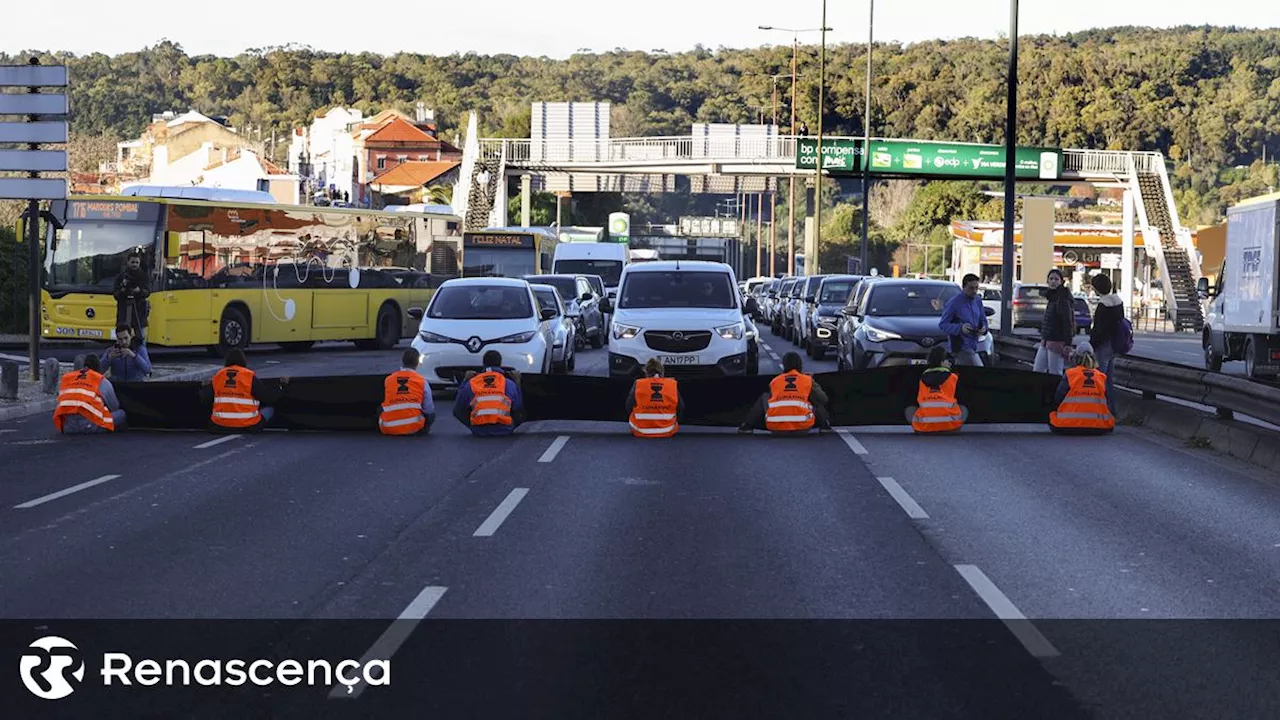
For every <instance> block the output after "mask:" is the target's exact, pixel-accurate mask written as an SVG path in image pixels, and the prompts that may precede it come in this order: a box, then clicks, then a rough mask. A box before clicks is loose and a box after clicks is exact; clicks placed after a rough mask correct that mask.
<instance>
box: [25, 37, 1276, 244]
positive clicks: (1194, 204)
mask: <svg viewBox="0 0 1280 720" xmlns="http://www.w3.org/2000/svg"><path fill="white" fill-rule="evenodd" d="M827 53H828V55H827V78H826V107H825V110H824V114H823V123H824V128H825V130H826V132H827V133H829V134H849V135H861V134H862V131H863V119H862V108H863V88H864V81H865V75H864V73H865V61H864V59H865V55H864V53H865V46H864V45H856V44H847V45H834V46H829V47H828V49H827ZM31 54H32V53H30V52H27V53H16V54H13V55H8V56H3V55H0V63H5V64H7V63H12V62H23V61H25V59H26V58H27V57H29V56H30V55H31ZM35 54H37V55H39V56H40V57H41V58H42V61H44V62H49V63H52V62H61V63H65V64H67V65H68V66H69V68H70V74H71V79H72V80H71V81H72V89H71V94H72V102H73V111H74V116H73V127H74V131H75V133H76V134H77V136H78V137H79V138H81V140H80V142H82V143H84V146H85V147H86V148H92V150H91V151H87V152H82V153H80V154H81V155H82V156H83V157H84V161H83V167H80V168H77V169H84V170H93V169H96V167H95V165H96V159H98V157H99V155H101V154H102V150H101V148H103V147H104V146H105V147H108V148H109V147H111V145H112V144H113V143H114V142H115V141H116V140H117V139H124V138H128V137H134V136H136V135H137V134H139V133H140V132H141V131H142V129H143V127H144V126H145V125H146V124H147V122H148V121H149V120H150V118H151V115H152V114H153V113H159V112H163V111H166V110H178V111H184V110H187V109H195V110H199V111H201V112H203V113H206V114H210V115H225V116H227V117H228V118H229V122H230V124H231V125H232V126H234V127H249V126H254V127H258V126H261V127H263V128H264V130H263V135H264V137H265V136H268V135H271V134H274V135H283V134H285V133H286V132H287V131H288V129H290V128H292V127H295V126H299V125H303V124H305V123H308V122H310V119H311V118H312V117H313V115H314V114H315V113H316V112H319V111H323V110H325V109H327V108H329V107H331V106H333V105H336V104H346V105H351V106H355V107H358V108H360V109H362V110H364V111H365V112H366V113H372V112H376V111H378V110H381V109H384V108H388V107H395V108H399V109H402V110H405V111H410V112H411V111H412V108H413V104H414V103H415V102H416V101H419V100H421V101H424V102H425V103H426V104H427V106H428V107H431V108H434V109H435V111H436V113H437V118H438V120H439V122H440V123H441V125H442V130H443V136H444V137H445V138H446V139H450V140H454V139H455V135H456V133H457V132H458V131H459V128H460V126H463V125H465V122H466V113H468V112H469V111H476V112H478V113H479V117H480V120H481V124H482V132H484V133H485V134H487V135H503V136H510V137H521V136H525V137H527V134H528V131H529V122H530V118H529V104H530V103H531V102H533V101H538V100H545V101H565V100H575V101H593V100H608V101H611V102H612V103H613V105H614V110H613V117H612V134H613V135H614V136H617V137H621V136H638V135H676V134H685V133H688V132H689V127H690V125H691V124H692V123H694V122H729V123H755V122H759V121H761V120H762V119H763V120H765V121H769V120H771V119H772V114H773V98H774V93H773V90H774V82H773V80H772V78H771V76H773V75H776V74H783V75H785V74H787V73H790V71H791V47H790V46H789V45H786V46H777V47H763V48H757V49H747V50H739V49H723V48H722V49H718V50H714V51H713V50H710V49H705V48H698V49H695V50H693V51H690V52H684V53H671V54H665V53H662V54H651V53H643V52H631V51H616V52H610V53H602V54H585V53H584V54H577V55H574V56H572V57H571V58H569V59H567V60H553V59H548V58H535V57H517V56H514V55H478V54H474V53H468V54H465V55H450V56H443V57H438V56H431V55H426V54H408V53H400V54H395V55H390V56H382V55H376V54H370V53H361V54H334V53H326V52H322V51H319V50H315V49H311V48H308V47H301V46H286V47H281V48H263V49H254V50H250V51H248V52H245V53H243V54H241V55H238V56H236V57H230V58H227V57H212V56H190V55H187V54H186V53H185V52H184V51H183V50H182V48H181V47H180V46H178V45H175V44H173V43H171V42H167V41H164V42H161V43H159V44H157V45H156V46H154V47H150V48H147V49H145V50H142V51H140V52H135V53H126V54H122V55H117V56H107V55H102V54H93V55H87V56H80V57H77V56H71V55H61V54H60V55H48V54H44V53H35ZM817 54H818V49H817V47H816V46H804V47H802V48H801V60H800V63H801V70H800V74H801V75H802V76H803V77H802V78H801V85H800V93H799V94H800V97H799V100H798V103H797V112H798V115H799V118H800V119H801V120H802V121H803V122H805V123H807V125H808V126H809V128H810V129H811V130H812V129H814V128H816V126H817V123H816V116H815V110H816V106H817V97H818V91H817V83H816V79H817V75H818V67H817V66H818V61H817ZM1006 56H1007V42H1004V41H989V40H976V39H968V40H958V41H932V42H924V43H918V44H913V45H907V46H902V45H897V44H887V45H880V44H877V46H876V48H875V54H874V64H873V71H872V88H873V89H872V110H873V118H872V130H873V135H876V136H881V137H912V138H920V139H931V140H954V141H965V142H986V143H1000V142H1003V125H1004V114H1005V110H1004V93H1005V77H1004V75H1005V69H1006ZM788 83H789V81H788V80H786V79H783V80H781V81H779V82H778V84H777V89H778V93H777V97H778V116H779V119H780V120H781V121H782V123H783V124H784V125H785V124H786V123H788V122H789V118H790V110H789V106H788V101H789V97H790V87H789V84H788ZM1019 83H1020V91H1019V129H1018V142H1019V143H1020V144H1044V145H1051V146H1061V147H1076V148H1096V149H1124V150H1156V151H1160V152H1162V153H1164V154H1165V156H1166V157H1167V158H1168V159H1169V161H1170V163H1171V167H1172V173H1171V175H1172V180H1173V183H1174V186H1175V193H1176V196H1177V201H1178V207H1179V212H1180V215H1181V217H1182V218H1183V221H1184V223H1185V224H1188V225H1191V226H1195V225H1198V224H1208V223H1213V222H1216V221H1219V220H1220V219H1221V218H1222V216H1223V214H1224V210H1225V208H1226V206H1227V205H1228V204H1230V203H1232V202H1235V201H1236V200H1238V199H1240V198H1242V197H1247V196H1250V195H1254V194H1258V193H1262V192H1267V191H1268V189H1269V188H1272V187H1274V186H1276V185H1277V175H1276V168H1275V166H1274V165H1272V164H1271V160H1272V158H1273V157H1274V155H1275V154H1276V153H1277V152H1280V30H1263V31H1257V30H1236V29H1231V28H1209V27H1182V28H1176V29H1169V30H1154V29H1148V28H1132V27H1126V28H1111V29H1100V30H1092V31H1088V32H1081V33H1074V34H1068V35H1062V36H1028V37H1025V38H1023V39H1022V40H1021V42H1020V44H1019ZM277 152H278V154H282V153H283V148H282V147H281V148H277ZM91 163H92V164H91ZM845 187H846V189H852V185H846V186H845ZM901 195H902V193H900V192H899V193H896V194H895V197H900V196H901ZM961 196H963V197H961ZM873 198H874V195H873ZM925 200H929V201H931V202H947V203H954V207H952V206H951V205H948V206H947V208H946V209H956V210H965V211H969V210H972V211H973V213H974V214H975V215H982V216H987V215H989V214H990V213H991V212H994V213H995V217H997V218H998V217H999V208H998V203H997V204H996V206H993V205H991V203H990V201H989V199H988V198H987V197H985V196H983V195H981V194H980V193H979V191H978V186H976V185H972V184H961V185H960V187H959V188H957V189H952V190H946V191H942V190H939V191H936V192H935V193H933V194H932V195H930V196H927V197H924V198H918V197H916V196H915V195H913V194H908V202H907V204H906V205H904V206H903V207H902V208H899V209H898V211H897V212H896V214H895V213H888V214H886V213H880V216H879V217H873V220H875V221H876V233H877V234H876V235H873V238H878V240H879V242H878V244H877V247H878V252H880V253H888V252H891V246H892V245H893V244H896V243H897V242H899V241H901V240H902V239H905V238H907V237H912V238H915V239H917V240H920V239H922V237H921V236H922V235H923V236H926V237H927V236H930V235H931V234H933V233H934V232H935V228H937V227H938V225H937V224H936V223H935V222H934V221H935V220H936V218H937V217H938V213H937V212H934V211H933V210H931V209H930V208H926V207H922V206H920V202H923V201H925ZM824 201H825V203H830V205H831V207H832V210H831V211H830V212H829V213H828V212H824V217H823V219H824V223H823V224H824V229H823V230H824V232H823V234H824V238H825V237H831V238H833V239H837V238H839V239H840V240H842V241H843V240H848V239H849V238H851V235H850V233H851V232H853V230H855V229H856V228H857V227H860V219H858V217H857V211H856V210H855V209H854V208H853V207H851V206H850V207H847V208H844V209H841V208H840V207H837V205H838V204H839V192H835V191H833V192H832V193H830V197H827V196H826V195H824ZM672 203H676V204H681V203H683V204H685V205H688V204H689V203H688V200H687V199H686V200H678V199H676V198H666V199H658V198H647V199H646V198H627V200H626V204H627V206H628V207H630V208H631V209H633V211H635V212H637V214H638V215H639V216H640V217H639V218H638V219H639V221H641V222H643V221H646V220H649V219H669V218H658V217H657V216H660V215H664V214H668V213H669V212H670V210H671V207H672ZM542 204H545V203H542ZM604 204H605V203H601V206H603V205H604ZM615 207H616V206H615ZM538 209H539V208H538V206H535V211H537V210H538ZM580 211H581V208H580ZM778 212H779V214H778V215H777V217H778V220H779V223H780V225H781V227H782V228H785V223H786V222H787V218H786V202H785V198H783V199H781V200H780V205H779V209H778ZM646 213H652V215H651V216H648V217H646ZM890 215H892V216H893V218H892V221H893V223H894V224H890V225H882V224H881V222H887V221H889V216H890ZM584 219H591V218H581V217H579V218H575V220H579V221H581V220H584ZM797 227H798V225H797ZM778 234H779V237H785V232H784V231H782V230H780V231H779V233H778ZM853 234H855V235H856V233H853ZM884 243H888V245H883V244H884ZM838 244H839V243H838ZM832 252H833V253H835V254H836V255H838V254H839V253H840V252H842V250H840V249H839V248H834V249H833V250H832ZM824 254H825V253H824ZM833 257H834V256H833ZM837 265H838V266H842V265H843V263H842V262H840V263H837Z"/></svg>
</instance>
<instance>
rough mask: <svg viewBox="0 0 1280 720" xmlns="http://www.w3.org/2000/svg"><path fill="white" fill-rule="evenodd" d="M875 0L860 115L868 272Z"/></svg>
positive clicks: (864, 245)
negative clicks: (864, 103)
mask: <svg viewBox="0 0 1280 720" xmlns="http://www.w3.org/2000/svg"><path fill="white" fill-rule="evenodd" d="M875 19H876V0H871V12H870V15H869V17H868V19H867V88H866V93H867V104H866V109H865V110H864V111H863V115H862V242H861V243H860V244H861V245H862V248H861V250H862V252H861V253H860V255H861V256H862V272H863V273H864V274H865V273H867V272H869V268H868V267H867V262H868V261H867V258H868V257H869V252H870V251H869V249H868V245H869V244H870V243H869V242H868V238H867V227H868V221H869V219H870V215H871V210H870V204H871V155H870V152H871V44H872V41H873V40H874V39H875V34H874V33H875Z"/></svg>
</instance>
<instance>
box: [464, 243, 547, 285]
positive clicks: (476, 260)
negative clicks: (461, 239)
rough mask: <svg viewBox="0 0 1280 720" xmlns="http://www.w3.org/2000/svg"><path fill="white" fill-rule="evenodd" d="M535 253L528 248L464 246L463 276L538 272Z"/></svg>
mask: <svg viewBox="0 0 1280 720" xmlns="http://www.w3.org/2000/svg"><path fill="white" fill-rule="evenodd" d="M536 260H537V254H536V251H535V250H531V249H528V248H489V247H464V248H463V250H462V276H463V277H509V278H518V277H521V276H524V275H533V274H536V273H537V272H538V269H537V266H536V265H537V263H536Z"/></svg>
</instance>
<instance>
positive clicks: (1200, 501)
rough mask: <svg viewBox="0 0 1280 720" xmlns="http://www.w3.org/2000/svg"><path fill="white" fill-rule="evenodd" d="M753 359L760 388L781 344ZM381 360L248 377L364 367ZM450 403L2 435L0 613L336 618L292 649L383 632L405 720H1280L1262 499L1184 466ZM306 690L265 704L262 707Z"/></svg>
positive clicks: (387, 364) (1118, 443) (349, 645)
mask: <svg viewBox="0 0 1280 720" xmlns="http://www.w3.org/2000/svg"><path fill="white" fill-rule="evenodd" d="M765 340H766V342H767V343H768V344H769V345H770V349H769V350H766V351H765V354H764V356H763V357H762V368H761V370H762V372H766V373H772V372H775V371H776V370H777V369H778V363H777V361H776V360H775V359H774V358H775V356H777V357H780V356H781V355H782V354H783V353H784V352H786V351H788V350H791V349H793V348H792V346H791V345H790V344H789V343H786V342H785V341H782V340H780V339H779V338H775V337H773V336H771V335H770V334H769V333H768V331H767V330H766V331H765ZM397 355H398V353H397V351H383V352H359V351H355V350H353V349H350V348H349V347H345V348H344V347H337V348H334V349H332V350H329V349H319V350H315V351H312V352H310V353H285V352H261V353H257V352H255V353H253V354H252V355H251V363H252V364H254V365H255V366H256V367H258V368H259V369H260V370H261V371H262V372H263V374H264V375H267V376H279V375H292V376H301V375H323V374H339V373H374V372H386V371H389V370H391V369H393V368H394V366H395V364H396V358H397ZM605 357H606V352H605V351H604V350H589V351H586V352H585V353H584V354H583V355H582V356H581V357H580V359H579V363H578V368H579V371H580V372H584V373H591V374H598V373H602V372H603V370H604V362H605ZM806 369H807V370H810V371H814V372H822V371H824V370H831V369H834V363H833V362H831V361H827V362H824V363H814V362H813V361H811V360H808V358H806ZM449 409H450V402H449V401H448V400H443V401H442V402H441V403H440V405H439V408H438V412H439V413H440V420H439V422H438V425H437V427H435V428H433V430H432V433H431V435H430V436H428V437H425V438H405V439H400V438H383V437H380V436H376V435H364V434H343V433H288V432H265V433H262V434H259V435H252V436H222V437H215V436H210V435H206V434H204V433H192V432H137V433H122V434H120V435H118V436H114V437H105V436H104V437H89V438H63V437H55V436H54V435H53V434H52V432H51V427H50V424H49V420H48V418H47V417H45V416H33V417H29V418H26V419H23V420H12V421H7V422H0V467H3V468H4V473H3V479H2V480H0V578H4V581H3V582H2V583H0V616H2V617H3V618H10V619H15V618H18V619H39V620H40V621H42V623H48V624H54V623H56V622H57V621H59V620H66V619H75V618H104V619H156V618H159V619H166V618H167V619H183V618H199V619H204V620H218V619H245V618H250V619H272V620H296V621H318V620H325V619H331V620H337V619H365V620H367V621H368V622H366V623H364V624H361V625H359V626H358V627H357V628H355V629H352V630H351V631H350V632H346V633H342V634H340V637H339V635H338V634H335V633H332V632H330V633H328V635H327V636H326V638H325V639H324V640H323V641H321V640H315V641H314V642H318V643H321V644H322V645H323V646H324V647H325V648H327V649H330V650H333V651H335V652H340V654H341V655H342V656H346V657H360V656H361V654H362V653H364V652H365V651H366V650H369V649H370V648H371V647H382V648H383V649H384V650H385V649H386V647H387V646H385V645H379V643H383V638H384V637H385V635H380V634H381V633H383V632H384V631H385V630H387V628H388V627H389V626H398V627H404V626H405V623H407V625H408V629H413V628H416V629H414V630H413V632H411V633H410V632H408V630H407V629H406V634H407V636H408V639H407V640H404V644H403V645H393V646H392V652H394V653H395V655H394V658H395V662H396V663H397V669H396V672H397V673H398V675H397V676H396V678H397V679H399V680H400V682H401V686H400V688H402V690H401V692H402V693H403V692H408V691H410V690H412V689H413V688H420V689H421V688H430V690H431V691H430V692H426V691H425V690H423V692H422V693H421V694H420V695H419V696H418V698H417V700H415V702H417V703H419V704H418V706H417V707H418V709H419V710H421V711H422V712H423V714H425V713H426V712H428V711H432V710H434V711H437V712H438V713H440V714H442V716H450V717H451V716H455V715H461V714H467V715H471V716H487V717H507V716H511V717H516V716H528V715H529V714H536V715H537V716H549V717H580V716H595V717H599V716H604V715H608V716H611V717H612V716H628V717H630V716H645V717H655V716H664V715H679V716H682V717H688V716H717V717H724V716H739V717H778V716H793V717H794V716H806V717H833V716H859V715H863V714H865V716H888V715H891V714H892V715H893V716H896V717H930V718H941V717H957V718H960V717H965V718H972V717H983V718H1005V717H1008V718H1027V717H1036V718H1049V717H1086V716H1094V717H1105V718H1130V717H1134V718H1137V717H1170V718H1173V717H1215V718H1236V717H1240V718H1246V717H1247V718H1256V717H1276V716H1277V712H1278V711H1280V698H1278V697H1277V693H1278V692H1280V690H1278V688H1280V684H1277V683H1275V682H1274V678H1273V672H1272V668H1274V658H1275V657H1276V652H1277V650H1280V647H1277V645H1280V640H1278V638H1280V633H1277V632H1276V628H1277V626H1276V625H1275V624H1274V620H1275V619H1276V618H1280V594H1277V593H1276V591H1275V578H1276V577H1280V490H1278V489H1277V486H1276V485H1275V484H1273V483H1274V482H1275V476H1273V475H1268V474H1263V473H1261V472H1260V471H1256V470H1254V469H1251V468H1248V467H1246V466H1243V465H1240V464H1238V463H1235V462H1233V461H1231V460H1228V459H1224V458H1221V457H1219V456H1217V455H1215V454H1212V453H1209V452H1207V451H1202V450H1193V449H1188V448H1184V447H1181V446H1177V445H1175V444H1172V443H1171V442H1167V441H1165V440H1163V439H1161V438H1160V437H1159V436H1156V435H1153V434H1151V433H1149V432H1147V431H1144V430H1141V429H1136V428H1128V427H1123V428H1120V429H1119V430H1118V431H1117V433H1116V434H1115V435H1113V436H1111V437H1106V438H1092V439H1091V438H1060V437H1055V436H1051V435H1049V434H1048V433H1047V432H1045V431H1044V429H1042V428H1038V427H1027V426H985V427H972V428H966V430H965V431H964V433H962V434H961V435H958V436H952V437H943V438H918V437H914V436H912V435H911V434H910V433H909V432H903V429H901V428H858V429H855V431H853V432H851V433H834V434H826V435H821V436H812V437H809V438H788V439H779V438H771V437H766V436H763V435H760V434H756V435H754V436H751V437H745V436H739V435H737V434H736V433H734V432H732V431H731V430H729V431H717V430H703V431H690V432H688V433H683V434H682V435H680V436H678V437H676V438H673V439H671V440H669V441H666V442H662V443H646V442H643V441H639V440H635V439H632V438H631V437H630V436H629V435H628V434H627V433H626V430H625V427H624V426H622V425H612V424H591V423H535V424H531V425H530V426H527V427H525V428H522V429H521V430H520V431H519V432H518V433H517V435H516V436H514V437H511V438H505V439H478V438H472V437H470V436H469V435H468V434H466V433H465V431H464V430H463V428H462V427H461V426H459V425H458V424H457V423H456V422H454V421H453V419H452V417H451V416H450V414H449ZM397 617H401V618H409V619H408V620H400V621H398V623H392V620H393V619H395V618H397ZM418 619H421V620H422V621H421V623H420V624H415V623H417V620H418ZM467 620H486V621H490V622H488V623H472V624H468V623H466V622H463V621H467ZM1267 620H1270V621H1272V623H1271V624H1264V621H1267ZM515 621H526V622H515ZM538 621H546V622H545V623H540V622H538ZM640 621H644V622H640ZM688 621H697V622H688ZM1192 621H1199V622H1192ZM1248 621H1253V622H1254V623H1256V624H1254V625H1246V624H1244V623H1246V622H1248ZM212 627H218V626H212ZM326 627H328V626H326ZM153 632H159V631H153ZM209 632H210V635H214V634H218V633H215V631H213V630H210V631H209ZM221 634H223V635H227V634H233V633H230V632H229V631H228V633H221ZM303 634H304V635H305V633H303ZM402 639H403V638H402ZM215 640H216V638H215V639H210V640H209V642H215ZM222 640H224V641H227V642H230V641H229V640H227V638H225V637H223V638H222ZM299 642H302V641H301V640H299ZM393 685H394V683H393ZM329 692H330V688H328V687H324V688H304V689H298V690H296V691H294V692H293V693H286V695H288V697H289V702H290V707H289V708H288V709H286V710H280V711H279V712H278V715H279V716H295V717H309V716H314V714H315V712H316V709H315V708H316V707H318V706H322V705H324V703H326V702H328V703H329V705H327V706H325V707H332V705H333V704H334V703H337V702H338V701H337V700H333V701H329V700H328V693H329ZM337 694H338V695H343V694H351V693H346V691H344V690H341V689H340V688H339V689H338V691H337ZM354 695H355V697H354V699H353V698H348V700H349V701H350V702H351V703H352V704H351V705H348V706H344V707H349V708H362V710H361V712H371V711H372V710H375V709H382V710H384V711H389V707H390V706H389V703H391V702H392V698H393V697H396V698H397V702H403V694H402V695H399V696H394V695H393V693H391V692H390V691H389V690H384V689H383V688H380V687H366V688H363V689H362V692H357V693H354ZM276 699H279V698H278V697H277V698H276ZM173 702H174V703H178V705H176V706H175V707H177V706H181V701H180V700H174V701H173ZM246 702H248V701H246ZM255 702H256V701H255ZM248 704H249V706H252V705H253V703H252V702H249V703H248ZM183 707H185V708H186V709H189V706H183ZM228 707H229V706H223V705H217V706H209V707H206V708H205V710H207V711H208V712H210V713H211V714H215V715H223V716H225V715H226V714H229V712H228ZM397 708H398V709H400V710H403V709H404V708H403V707H402V706H400V705H397ZM530 708H536V710H535V711H533V712H532V713H530ZM251 711H252V710H251V708H248V707H247V708H246V709H245V710H244V712H246V713H248V712H251Z"/></svg>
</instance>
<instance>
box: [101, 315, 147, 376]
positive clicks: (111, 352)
mask: <svg viewBox="0 0 1280 720" xmlns="http://www.w3.org/2000/svg"><path fill="white" fill-rule="evenodd" d="M134 337H135V336H134V332H133V328H131V327H129V326H128V325H123V324H122V325H117V326H116V344H115V345H112V346H111V347H110V348H108V349H107V351H106V352H104V353H102V358H101V364H102V367H103V374H104V375H105V376H106V377H109V378H111V379H112V380H115V381H116V382H141V381H143V380H146V379H147V377H148V376H150V375H151V357H150V356H149V355H147V347H146V346H145V345H143V344H142V343H137V344H136V345H135V343H134Z"/></svg>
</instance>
